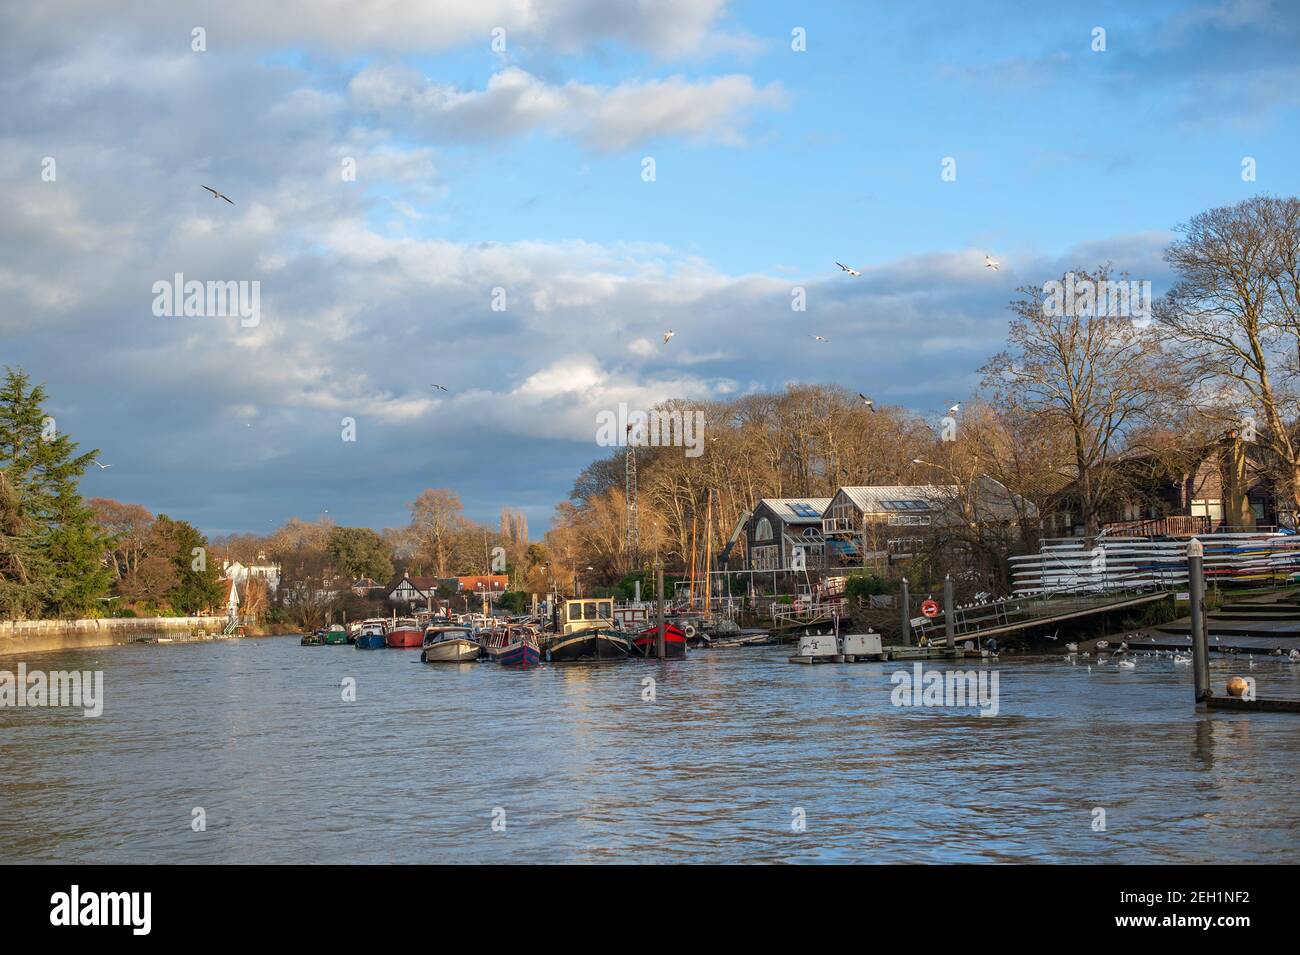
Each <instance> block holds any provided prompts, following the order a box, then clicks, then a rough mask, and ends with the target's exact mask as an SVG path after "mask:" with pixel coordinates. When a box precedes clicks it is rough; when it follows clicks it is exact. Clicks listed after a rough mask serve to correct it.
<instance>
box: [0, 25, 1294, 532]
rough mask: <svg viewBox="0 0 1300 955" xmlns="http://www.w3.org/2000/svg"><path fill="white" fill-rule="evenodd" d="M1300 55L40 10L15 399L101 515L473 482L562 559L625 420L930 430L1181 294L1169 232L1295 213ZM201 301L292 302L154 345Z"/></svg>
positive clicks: (973, 37)
mask: <svg viewBox="0 0 1300 955" xmlns="http://www.w3.org/2000/svg"><path fill="white" fill-rule="evenodd" d="M200 24H201V25H203V26H204V29H205V30H206V31H207V35H206V42H207V49H206V50H205V51H202V52H195V51H193V50H191V49H190V35H191V29H192V28H193V27H194V26H195V25H200ZM496 26H501V27H503V28H504V29H505V31H506V33H505V36H506V51H505V52H504V53H500V52H494V51H493V50H492V49H491V46H490V44H491V31H492V29H493V27H496ZM796 27H802V28H803V29H804V30H805V31H806V37H807V49H806V51H803V52H795V51H793V50H792V49H791V45H790V40H791V30H792V29H794V28H796ZM1095 27H1102V28H1104V29H1105V31H1106V49H1105V51H1104V52H1097V51H1094V50H1092V49H1091V44H1092V42H1093V37H1092V31H1093V29H1094V28H1095ZM1297 49H1300V14H1298V13H1297V9H1296V7H1295V5H1294V4H1286V3H1281V2H1277V3H1269V2H1266V0H1242V2H1220V3H1215V2H1206V3H1144V4H1141V5H1133V4H1125V3H1086V4H1085V3H1078V4H1052V5H1040V4H1029V3H993V4H985V5H981V6H980V7H979V9H975V8H974V7H973V6H971V5H968V4H960V3H940V4H927V5H905V4H878V5H870V6H867V5H862V4H847V3H846V4H838V3H813V4H766V3H743V2H742V3H727V2H725V0H695V2H688V0H668V2H664V3H660V4H610V3H599V2H596V0H555V2H554V3H551V4H546V5H544V7H543V6H541V5H539V6H538V7H536V8H529V7H527V6H525V5H521V4H518V3H516V2H514V0H474V2H470V0H464V2H461V0H447V2H446V3H441V4H436V5H431V6H429V7H428V8H427V9H426V8H424V7H420V8H418V9H417V10H416V12H410V8H409V7H403V6H402V5H398V6H397V7H391V5H385V4H380V3H378V2H371V0H353V2H349V3H341V4H337V5H334V6H332V7H331V9H330V10H329V11H326V12H322V11H320V10H319V9H317V7H316V6H314V5H311V4H308V3H306V0H286V2H285V3H283V4H277V5H275V7H274V8H266V6H265V5H264V4H257V3H253V2H251V0H230V2H227V3H223V4H219V5H216V4H214V5H208V4H175V3H168V2H163V0H145V2H142V3H140V4H136V5H133V7H132V8H131V11H130V12H128V13H122V12H121V11H118V10H117V8H116V6H115V5H111V4H100V3H84V2H83V3H73V2H67V3H59V2H51V3H47V4H42V5H40V6H39V7H38V8H33V9H17V8H13V7H10V8H7V9H6V10H5V11H4V12H3V13H0V50H3V56H0V64H3V65H0V94H2V97H0V102H3V103H4V104H5V105H4V106H3V107H2V108H0V200H3V201H4V202H5V203H6V208H8V209H10V210H11V215H10V216H9V217H7V219H6V220H5V221H4V222H0V253H3V256H4V258H3V261H4V262H5V263H6V264H5V265H3V266H0V288H2V289H4V291H5V292H6V298H7V300H8V307H7V308H6V310H5V312H4V314H3V315H2V316H0V362H3V363H7V364H19V365H22V366H23V367H24V368H26V369H27V370H28V371H29V372H30V373H31V374H32V375H33V376H34V377H36V378H37V379H38V380H41V381H44V382H46V383H47V386H48V388H49V390H50V392H51V394H52V396H53V410H54V412H55V414H56V418H58V420H59V421H60V422H61V427H63V428H64V429H65V430H67V431H68V432H70V433H71V434H73V436H74V437H76V438H77V439H79V440H80V441H81V442H82V443H83V446H86V447H97V448H100V449H101V450H102V453H103V459H104V460H105V461H110V462H112V463H113V464H114V467H113V468H112V469H110V470H109V471H105V472H99V471H98V469H95V470H96V472H97V473H92V474H91V475H88V477H87V479H86V481H85V482H84V487H83V490H84V491H85V492H86V493H88V494H92V495H106V496H112V497H116V498H119V499H122V500H128V501H136V502H139V503H143V504H145V505H146V506H147V507H150V508H151V509H153V510H155V511H162V512H166V513H169V514H172V515H173V516H176V517H185V518H188V519H190V520H193V521H194V522H195V523H197V524H198V525H199V526H201V527H203V528H205V529H206V530H208V531H210V532H213V533H225V532H229V531H232V530H267V529H269V528H270V527H273V526H276V525H278V524H279V523H280V522H282V521H283V520H285V519H287V518H289V517H291V516H298V517H302V518H304V519H313V518H316V517H318V516H320V515H321V514H322V513H324V512H325V511H326V510H328V512H329V515H330V517H332V518H334V519H336V520H339V521H340V522H343V523H355V524H368V525H371V526H375V527H383V526H395V525H397V524H401V523H404V522H405V519H406V511H405V508H406V504H407V503H408V502H409V501H411V500H413V499H414V497H415V496H416V495H417V494H418V493H419V491H420V490H421V489H423V488H425V487H430V486H450V487H454V488H456V489H457V490H458V491H459V492H460V493H461V495H462V498H463V499H464V501H465V503H466V505H467V510H468V512H469V513H470V516H472V517H475V518H477V519H481V520H488V521H492V520H494V519H495V516H496V514H497V512H498V511H499V509H500V508H501V507H502V506H512V507H522V508H524V509H525V511H526V513H527V514H528V516H529V519H530V523H531V526H532V528H533V530H534V532H537V531H539V530H541V529H543V528H544V527H545V525H546V522H547V521H548V519H549V515H550V513H551V509H552V508H553V506H554V504H555V502H556V501H558V500H561V499H563V498H564V497H565V495H566V494H567V492H568V490H569V487H570V485H571V482H572V479H573V477H574V476H575V475H576V473H577V472H578V470H579V469H580V468H581V467H582V466H583V465H585V464H586V463H588V462H589V461H590V460H592V459H593V458H595V457H598V456H602V455H603V454H605V453H606V452H605V450H604V449H601V448H599V447H597V446H596V445H595V443H594V418H595V415H596V414H597V413H599V411H601V410H604V409H609V408H613V407H616V406H617V403H618V402H619V401H628V402H630V403H632V404H633V405H634V406H636V405H640V406H648V405H649V404H651V403H653V402H655V401H658V400H662V399H664V398H668V397H686V398H701V399H705V398H719V397H727V396H732V395H737V394H742V393H745V392H748V391H754V390H764V389H775V388H780V387H782V386H783V385H784V384H786V383H788V382H792V381H824V382H835V383H840V384H844V385H846V386H849V387H852V388H854V389H855V390H866V391H870V392H871V393H872V394H873V396H874V397H876V398H877V400H879V401H882V402H885V403H896V404H900V405H903V406H906V407H910V408H914V409H916V410H918V411H921V412H923V413H927V414H928V413H932V412H936V411H937V410H938V409H939V408H943V407H946V406H947V405H948V404H950V403H951V402H952V401H953V400H958V399H960V398H962V397H964V396H965V395H966V394H968V393H969V392H970V390H971V389H972V388H973V387H975V386H976V385H977V383H978V378H979V376H978V368H979V367H980V366H981V365H982V364H983V362H984V361H985V360H986V359H987V357H988V356H989V355H991V354H992V353H993V352H995V351H997V350H998V348H999V347H1000V345H1001V343H1002V340H1003V337H1004V335H1005V330H1006V322H1007V317H1008V314H1007V310H1006V303H1007V301H1008V300H1009V299H1010V298H1012V297H1013V295H1014V290H1015V288H1016V287H1017V286H1019V285H1023V284H1026V283H1034V284H1041V282H1043V281H1045V280H1046V279H1048V278H1052V277H1054V276H1057V275H1059V274H1060V272H1061V271H1063V270H1064V269H1065V268H1068V267H1090V266H1095V265H1097V264H1100V263H1101V262H1104V261H1107V260H1109V261H1112V262H1114V264H1115V265H1116V267H1117V268H1119V269H1121V270H1127V271H1129V272H1130V273H1131V274H1132V276H1133V277H1135V278H1149V279H1151V280H1152V281H1153V282H1154V283H1155V287H1156V291H1157V293H1158V292H1159V291H1160V290H1161V289H1162V287H1163V285H1164V284H1165V282H1166V281H1167V275H1166V273H1165V270H1164V266H1163V263H1162V261H1161V257H1160V253H1161V250H1162V248H1163V247H1164V245H1165V244H1167V242H1168V241H1169V239H1170V237H1171V234H1170V230H1171V229H1172V228H1173V227H1174V226H1175V225H1176V224H1178V223H1179V222H1181V221H1184V220H1186V219H1187V218H1189V217H1190V216H1192V215H1194V214H1195V213H1197V212H1199V211H1201V210H1203V209H1206V208H1210V207H1212V206H1215V205H1221V204H1227V203H1231V202H1234V201H1236V200H1238V199H1241V198H1244V197H1246V196H1249V195H1253V194H1256V193H1260V192H1270V193H1277V194H1286V195H1292V194H1296V193H1297V192H1300V182H1297V179H1298V178H1300V172H1297V168H1298V167H1297V163H1296V155H1297V149H1296V147H1297V137H1298V136H1300V134H1298V133H1297V130H1298V129H1300V122H1297V120H1300V115H1298V114H1300V92H1298V91H1300V67H1298V66H1297V58H1296V56H1295V52H1296V50H1297ZM47 156H52V157H54V158H55V159H56V160H57V161H58V164H59V165H58V168H59V175H58V178H57V180H56V181H54V182H48V181H44V180H43V179H42V178H41V176H40V170H41V162H42V159H43V158H44V157H47ZM1247 156H1249V157H1253V158H1254V160H1255V161H1256V163H1257V181H1255V182H1245V181H1243V180H1242V176H1241V163H1242V159H1243V157H1247ZM344 157H351V158H353V159H355V160H356V161H357V169H358V176H357V181H356V182H344V181H342V180H341V178H340V176H339V175H338V170H339V166H340V162H341V160H342V159H343V158H344ZM645 157H652V158H653V160H654V162H655V167H656V178H655V181H653V182H645V181H643V180H642V178H641V169H642V161H643V159H644V158H645ZM944 157H953V158H954V159H955V160H956V163H957V179H956V181H955V182H944V181H942V180H941V178H940V164H941V162H942V160H943V159H944ZM200 182H204V183H211V184H214V185H216V186H218V188H220V189H222V190H223V191H225V192H227V193H228V194H229V195H231V196H232V197H233V198H235V199H236V205H235V206H233V207H225V208H222V207H223V206H225V204H224V203H221V204H218V205H216V206H215V207H214V204H213V202H212V201H211V200H210V197H208V196H207V195H206V194H205V193H203V192H202V191H201V190H200V189H198V183H200ZM985 254H992V255H993V256H994V257H995V258H997V259H999V260H1000V261H1001V262H1002V269H1001V270H1000V271H999V272H997V273H993V272H989V271H988V270H986V269H984V268H983V267H982V264H983V257H984V255H985ZM835 260H839V261H842V262H846V263H848V264H850V265H853V266H854V267H857V268H860V269H861V270H862V272H863V274H862V276H861V277H859V278H857V279H851V278H849V277H847V276H844V275H843V274H842V273H839V272H838V270H837V269H835V267H834V261H835ZM177 271H183V272H184V273H185V274H186V275H187V277H193V278H198V279H202V280H209V279H211V280H249V281H252V280H256V281H259V282H260V283H261V287H262V294H263V320H262V322H261V323H260V324H259V326H258V327H256V328H251V329H249V328H241V327H240V326H239V323H238V321H237V320H232V319H230V318H223V317H208V318H190V319H183V320H182V319H160V318H158V317H156V316H153V315H152V314H150V311H149V302H150V301H151V298H152V296H151V295H150V294H149V288H150V286H151V284H152V283H153V282H154V281H156V280H158V279H161V278H170V276H171V275H173V274H174V273H175V272H177ZM793 286H801V287H804V288H806V289H807V293H808V301H809V305H808V311H807V312H806V313H801V314H795V313H792V312H791V311H790V307H789V302H790V291H791V288H792V287H793ZM498 287H500V288H504V289H505V290H506V293H507V298H508V302H509V305H508V308H507V310H506V311H505V312H504V313H499V312H493V311H492V310H491V308H490V307H489V301H490V296H491V293H492V289H494V288H498ZM668 328H672V329H674V330H675V331H676V333H677V334H676V336H675V337H674V339H673V341H672V342H671V343H670V345H669V346H662V345H661V344H660V335H661V333H662V332H663V331H664V330H666V329H668ZM813 334H822V335H824V336H826V337H829V338H831V340H832V343H833V347H825V346H821V345H818V344H817V343H816V342H814V341H813V339H812V335H813ZM434 381H439V382H442V383H445V384H447V385H448V386H449V387H450V389H451V391H450V392H449V393H447V394H446V395H442V394H435V393H432V390H431V389H430V388H429V384H430V383H431V382H434ZM344 417H350V418H352V419H353V420H355V421H356V422H357V429H358V439H357V441H356V442H350V443H349V442H344V441H342V440H341V439H340V430H341V429H340V422H341V421H342V419H343V418H344Z"/></svg>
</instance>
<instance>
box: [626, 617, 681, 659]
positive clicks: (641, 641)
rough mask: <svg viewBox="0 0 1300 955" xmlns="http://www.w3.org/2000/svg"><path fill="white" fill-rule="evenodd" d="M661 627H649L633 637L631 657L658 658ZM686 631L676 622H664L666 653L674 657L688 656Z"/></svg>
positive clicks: (629, 654)
mask: <svg viewBox="0 0 1300 955" xmlns="http://www.w3.org/2000/svg"><path fill="white" fill-rule="evenodd" d="M658 639H659V627H658V626H654V627H647V628H646V629H644V630H642V631H641V632H640V633H638V634H636V635H635V636H633V637H632V649H631V652H629V653H628V656H631V657H642V658H658V656H659V647H658ZM686 639H687V637H686V632H685V631H684V630H682V629H681V628H680V627H678V626H677V625H676V624H671V623H665V624H664V654H665V655H666V656H667V657H668V658H669V659H672V658H674V657H684V656H686Z"/></svg>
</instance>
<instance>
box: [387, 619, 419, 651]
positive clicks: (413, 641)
mask: <svg viewBox="0 0 1300 955" xmlns="http://www.w3.org/2000/svg"><path fill="white" fill-rule="evenodd" d="M384 640H385V641H386V642H387V643H388V645H389V646H390V647H392V648H394V649H395V650H404V649H415V648H419V647H421V646H423V645H424V630H423V629H422V628H421V627H419V626H418V625H417V624H416V622H415V621H414V620H412V619H411V618H409V617H399V618H398V619H397V620H396V622H394V624H393V627H392V629H391V630H389V631H388V633H386V634H384Z"/></svg>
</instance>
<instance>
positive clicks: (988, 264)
mask: <svg viewBox="0 0 1300 955" xmlns="http://www.w3.org/2000/svg"><path fill="white" fill-rule="evenodd" d="M1001 264H1002V263H1001V262H999V261H997V260H996V259H991V258H989V257H988V256H987V255H986V256H984V268H986V269H992V270H993V271H994V272H996V271H997V270H998V266H999V265H1001Z"/></svg>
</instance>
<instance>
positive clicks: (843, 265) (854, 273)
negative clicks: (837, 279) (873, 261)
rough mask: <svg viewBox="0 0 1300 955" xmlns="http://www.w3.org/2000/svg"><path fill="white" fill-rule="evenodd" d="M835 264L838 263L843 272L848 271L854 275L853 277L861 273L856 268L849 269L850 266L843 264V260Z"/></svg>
mask: <svg viewBox="0 0 1300 955" xmlns="http://www.w3.org/2000/svg"><path fill="white" fill-rule="evenodd" d="M835 264H836V265H838V266H839V267H840V268H841V269H843V270H844V271H845V272H848V273H849V275H852V276H854V277H855V278H856V277H857V276H859V275H861V274H862V273H861V272H859V271H858V270H857V269H851V268H849V267H848V266H847V265H845V264H844V263H843V262H836V263H835Z"/></svg>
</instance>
